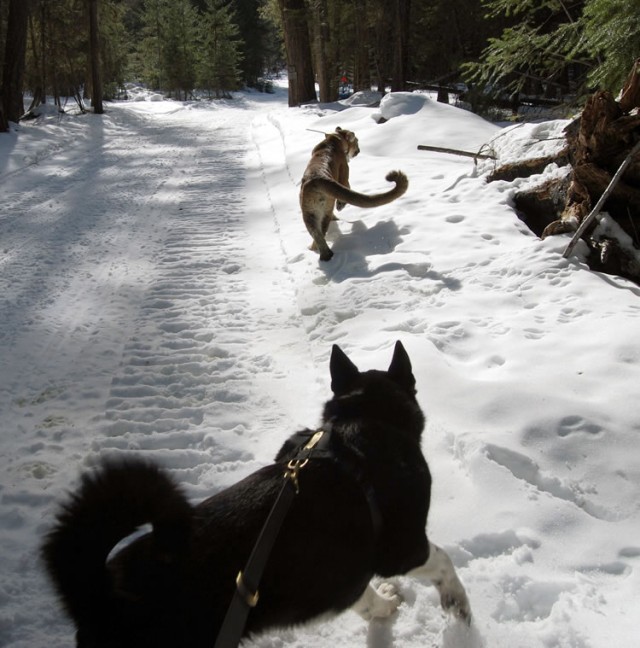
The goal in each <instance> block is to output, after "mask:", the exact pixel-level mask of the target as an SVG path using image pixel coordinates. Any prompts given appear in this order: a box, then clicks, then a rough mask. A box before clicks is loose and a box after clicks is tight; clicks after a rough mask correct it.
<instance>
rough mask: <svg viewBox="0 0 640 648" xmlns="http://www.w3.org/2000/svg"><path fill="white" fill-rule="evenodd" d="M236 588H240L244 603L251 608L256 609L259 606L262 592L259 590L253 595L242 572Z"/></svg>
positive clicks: (237, 577)
mask: <svg viewBox="0 0 640 648" xmlns="http://www.w3.org/2000/svg"><path fill="white" fill-rule="evenodd" d="M236 587H237V588H238V594H240V596H242V598H243V600H244V602H245V603H246V604H247V605H248V606H249V607H252V608H253V607H255V606H256V605H258V599H259V598H260V592H258V591H257V590H256V591H255V592H253V593H251V592H250V591H249V588H248V587H247V586H246V585H245V582H244V578H243V577H242V572H241V571H239V572H238V575H237V576H236Z"/></svg>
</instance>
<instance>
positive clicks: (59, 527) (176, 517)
mask: <svg viewBox="0 0 640 648" xmlns="http://www.w3.org/2000/svg"><path fill="white" fill-rule="evenodd" d="M330 365H331V389H332V391H333V393H334V396H333V398H332V399H331V400H330V401H328V402H327V403H326V404H325V408H324V414H323V420H322V428H321V429H322V430H324V432H325V434H326V435H327V439H328V440H327V442H326V443H325V448H324V449H323V450H322V451H321V452H319V453H318V455H317V456H316V455H314V456H312V457H311V459H310V460H309V462H308V464H307V465H306V466H305V467H304V469H302V470H300V472H299V494H298V495H296V496H295V498H294V501H293V504H292V506H291V508H290V510H289V512H288V515H287V516H286V518H285V521H284V524H283V526H282V528H281V530H280V533H279V536H278V537H277V540H276V544H275V547H274V549H273V552H272V554H271V556H270V558H269V561H268V563H267V566H266V569H265V572H264V576H263V579H262V582H261V583H260V588H259V589H260V599H259V602H258V604H257V606H256V607H255V608H254V609H253V610H252V611H251V612H250V614H249V618H248V623H247V626H246V630H245V634H247V633H250V632H257V631H260V630H263V629H265V628H268V627H270V626H289V625H293V624H299V623H302V622H304V621H307V620H309V619H312V618H314V617H316V616H318V615H320V614H322V613H326V612H340V611H342V610H344V609H346V608H348V607H350V606H354V607H355V609H356V610H357V611H358V612H359V613H360V614H362V615H363V616H364V617H365V618H371V617H381V616H387V615H389V614H391V613H392V612H393V611H394V610H395V609H396V608H397V606H398V605H399V603H400V599H399V597H398V596H397V595H396V593H395V591H394V590H393V587H392V586H390V585H388V584H383V585H382V586H379V587H378V588H377V589H375V588H374V587H372V586H371V585H369V581H370V579H371V578H372V576H374V575H378V576H383V577H389V576H393V575H397V574H406V573H408V572H411V573H415V574H416V575H422V576H425V577H427V578H429V579H431V580H432V582H433V583H434V585H435V586H436V587H437V588H438V590H439V592H440V598H441V602H442V605H443V607H444V608H446V609H449V610H451V611H452V612H453V613H454V614H456V615H457V616H458V617H460V618H461V619H463V620H465V621H469V620H470V615H471V613H470V609H469V603H468V600H467V596H466V594H465V591H464V588H463V587H462V584H461V583H460V581H459V580H458V577H457V575H456V573H455V571H454V569H453V565H452V564H451V561H450V559H449V557H448V556H447V555H446V553H445V552H444V551H443V550H442V549H440V548H439V547H436V546H435V545H433V544H431V543H430V542H429V541H428V539H427V536H426V531H425V528H426V523H427V512H428V509H429V498H430V487H431V476H430V474H429V469H428V467H427V464H426V462H425V459H424V457H423V455H422V452H421V449H420V436H421V433H422V429H423V427H424V417H423V414H422V411H421V410H420V407H419V405H418V403H417V401H416V397H415V393H416V392H415V378H414V377H413V373H412V369H411V363H410V361H409V357H408V356H407V353H406V351H405V350H404V347H403V346H402V344H401V343H400V342H398V343H397V344H396V347H395V351H394V355H393V360H392V362H391V365H390V367H389V370H388V371H386V372H385V371H376V370H372V371H366V372H363V373H361V372H359V371H358V369H357V367H356V366H355V365H354V364H353V363H352V362H351V361H350V360H349V359H348V358H347V356H346V355H345V354H344V353H343V352H342V351H341V350H340V348H339V347H337V346H334V347H333V352H332V355H331V362H330ZM307 432H308V433H309V434H311V432H310V431H307ZM299 434H300V433H299ZM302 434H303V435H304V433H302ZM309 434H308V435H307V436H309ZM298 444H299V435H297V436H294V437H292V438H291V439H289V441H287V442H286V443H285V444H284V446H283V448H282V449H281V450H280V452H279V453H278V456H277V457H276V461H275V463H274V464H272V465H269V466H266V467H264V468H262V469H261V470H258V471H257V472H256V473H254V474H252V475H250V476H249V477H247V478H246V479H244V480H242V481H241V482H239V483H237V484H235V485H234V486H232V487H231V488H229V489H227V490H225V491H222V492H220V493H218V494H217V495H214V496H213V497H210V498H209V499H207V500H205V501H203V502H201V503H200V504H198V505H196V506H191V505H190V504H189V503H188V502H187V501H186V499H185V497H184V496H183V495H182V493H181V492H180V489H179V487H178V486H177V485H176V484H174V483H173V481H172V480H171V479H170V478H169V477H168V476H167V475H166V474H165V473H164V472H162V471H161V470H160V469H158V468H156V467H154V466H152V465H150V464H148V463H145V462H142V461H140V460H128V461H124V462H118V463H115V462H109V463H106V464H105V465H104V466H103V467H102V468H101V469H100V470H98V471H96V472H95V473H93V474H90V475H86V476H85V477H84V478H83V481H82V485H81V487H80V490H79V492H78V493H77V494H75V495H74V496H72V497H71V499H70V501H69V502H68V503H67V504H66V505H65V506H64V507H63V509H62V511H61V512H60V513H59V515H58V519H57V524H56V526H55V527H54V528H53V530H52V531H51V532H50V533H49V534H48V536H47V538H46V539H45V542H44V545H43V549H42V552H43V557H44V560H45V563H46V567H47V570H48V572H49V574H50V576H51V578H52V579H53V581H54V583H55V585H56V587H57V590H58V592H59V593H60V595H61V598H62V601H63V603H64V606H65V608H66V611H67V612H68V614H69V615H70V616H71V618H72V619H73V621H74V622H75V624H76V627H77V630H78V633H77V645H78V646H81V647H82V648H116V647H117V648H129V647H131V648H134V647H135V648H139V646H142V645H145V646H154V648H165V647H166V648H181V647H183V646H185V647H186V646H189V648H192V647H193V648H200V647H202V648H205V647H206V648H211V647H212V646H213V644H214V642H215V639H216V636H217V634H218V631H219V630H220V627H221V625H222V621H223V619H224V616H225V613H226V610H227V608H228V606H229V603H230V601H231V599H232V596H233V594H234V589H235V587H236V585H235V579H236V575H237V574H238V572H239V570H241V569H242V568H243V567H244V565H245V563H246V561H247V558H248V556H249V554H250V553H251V550H252V547H253V545H254V544H255V542H256V540H257V537H258V535H259V533H260V530H261V528H262V526H263V524H264V521H265V519H266V518H267V516H268V514H269V512H270V510H271V508H272V506H273V504H274V501H275V499H276V497H277V495H278V493H279V491H280V489H281V488H282V483H283V474H284V471H285V468H286V464H287V463H288V461H289V460H290V459H291V457H293V456H295V454H296V447H297V445H298ZM144 523H150V524H151V525H152V531H151V532H149V533H148V534H147V535H145V536H143V537H141V538H138V539H137V540H135V541H133V542H132V543H131V544H129V545H128V546H127V547H125V548H124V549H122V550H120V551H119V552H116V553H115V555H114V556H113V557H110V556H109V554H110V553H111V552H112V549H113V548H114V546H115V545H116V544H117V543H118V542H119V541H120V540H121V539H122V538H124V537H126V536H127V535H128V534H130V533H132V532H133V531H134V530H135V529H136V528H137V527H138V526H139V525H141V524H144Z"/></svg>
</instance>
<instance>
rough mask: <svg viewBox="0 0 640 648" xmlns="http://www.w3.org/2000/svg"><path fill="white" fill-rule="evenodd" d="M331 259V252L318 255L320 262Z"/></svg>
mask: <svg viewBox="0 0 640 648" xmlns="http://www.w3.org/2000/svg"><path fill="white" fill-rule="evenodd" d="M332 257H333V252H332V251H331V250H327V251H326V252H323V253H322V254H321V255H320V261H331V258H332Z"/></svg>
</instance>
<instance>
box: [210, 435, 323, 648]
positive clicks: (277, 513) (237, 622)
mask: <svg viewBox="0 0 640 648" xmlns="http://www.w3.org/2000/svg"><path fill="white" fill-rule="evenodd" d="M328 439H329V434H328V433H326V432H325V431H324V430H318V431H317V432H315V433H314V434H313V435H312V436H311V439H309V441H307V443H306V444H305V445H304V446H303V447H302V448H301V449H300V450H299V451H298V454H297V455H296V457H295V458H294V459H291V460H290V461H289V462H288V463H287V469H286V470H285V473H284V483H283V484H282V488H281V489H280V493H279V494H278V497H277V498H276V501H275V503H274V505H273V507H272V508H271V511H270V513H269V516H268V517H267V520H266V522H265V523H264V526H263V527H262V530H261V531H260V535H259V536H258V540H257V541H256V544H255V546H254V547H253V550H252V552H251V555H250V556H249V560H248V561H247V564H246V565H245V568H244V570H243V571H241V572H239V573H238V576H237V577H236V589H235V591H234V593H233V598H232V600H231V604H230V605H229V609H228V610H227V614H226V616H225V618H224V621H223V623H222V627H221V628H220V632H219V633H218V638H217V639H216V643H215V647H214V648H236V646H237V645H238V644H239V643H240V639H241V638H242V634H243V632H244V627H245V625H246V623H247V617H248V616H249V612H250V611H251V609H252V608H254V607H255V606H256V605H257V604H258V599H259V597H260V594H259V591H258V585H259V584H260V580H261V578H262V574H263V572H264V568H265V566H266V564H267V560H268V559H269V555H270V554H271V550H272V549H273V546H274V544H275V542H276V539H277V537H278V533H279V531H280V527H281V526H282V523H283V522H284V519H285V517H286V515H287V513H288V511H289V508H290V507H291V504H292V503H293V500H294V499H295V497H296V495H297V494H298V493H299V492H300V484H299V481H298V476H299V473H300V471H301V470H302V469H303V468H304V467H305V466H306V465H307V464H308V463H309V459H310V458H311V454H312V452H313V450H314V448H316V447H317V446H318V445H319V444H320V442H321V441H323V445H324V444H325V443H326V442H328Z"/></svg>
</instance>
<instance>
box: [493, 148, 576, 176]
mask: <svg viewBox="0 0 640 648" xmlns="http://www.w3.org/2000/svg"><path fill="white" fill-rule="evenodd" d="M550 164H557V165H558V166H566V165H567V164H569V157H568V154H567V149H566V148H565V149H563V150H562V151H560V153H557V154H556V155H548V156H546V157H538V158H530V159H528V160H521V161H519V162H514V163H512V164H503V165H502V166H500V167H498V168H497V169H496V170H495V171H493V172H492V173H491V174H490V175H489V178H488V182H494V181H495V180H506V181H507V182H513V181H514V180H515V179H516V178H528V177H529V176H532V175H536V174H537V173H542V172H543V171H544V170H545V169H546V168H547V167H548V166H549V165H550Z"/></svg>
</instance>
